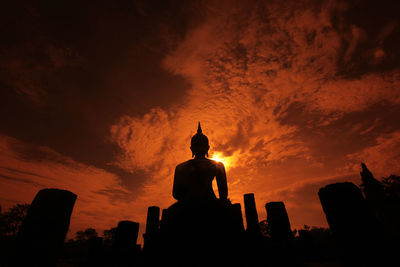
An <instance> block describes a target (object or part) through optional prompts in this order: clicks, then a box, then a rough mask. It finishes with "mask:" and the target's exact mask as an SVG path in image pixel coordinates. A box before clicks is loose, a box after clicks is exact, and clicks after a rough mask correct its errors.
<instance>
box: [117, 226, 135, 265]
mask: <svg viewBox="0 0 400 267" xmlns="http://www.w3.org/2000/svg"><path fill="white" fill-rule="evenodd" d="M138 233H139V223H137V222H133V221H120V222H119V223H118V227H117V231H116V234H115V256H114V257H115V261H116V262H117V264H119V266H132V265H133V266H135V265H138V264H139V252H140V247H138V246H137V245H136V242H137V238H138Z"/></svg>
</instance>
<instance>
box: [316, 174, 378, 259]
mask: <svg viewBox="0 0 400 267" xmlns="http://www.w3.org/2000/svg"><path fill="white" fill-rule="evenodd" d="M318 195H319V198H320V201H321V204H322V208H323V210H324V212H325V215H326V219H327V221H328V224H329V227H330V229H331V232H332V235H333V237H334V238H335V240H336V241H337V244H338V249H339V250H340V251H341V255H342V258H343V259H344V261H345V262H346V263H348V264H350V265H351V264H355V263H356V262H358V263H360V262H364V263H367V262H369V261H370V260H371V257H370V256H372V255H374V254H376V253H375V252H373V251H374V250H375V251H376V249H373V246H371V245H372V243H376V242H374V240H376V237H377V236H376V234H375V231H376V228H377V227H376V225H374V222H375V219H374V218H373V216H372V213H371V211H370V210H369V208H368V206H367V203H366V201H365V199H364V197H363V195H362V193H361V190H360V189H359V188H358V187H357V186H356V185H354V184H353V183H350V182H344V183H336V184H330V185H327V186H325V187H323V188H321V189H320V190H319V192H318Z"/></svg>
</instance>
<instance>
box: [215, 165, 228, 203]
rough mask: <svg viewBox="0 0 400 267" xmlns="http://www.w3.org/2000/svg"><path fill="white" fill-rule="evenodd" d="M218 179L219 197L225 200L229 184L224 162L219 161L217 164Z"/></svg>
mask: <svg viewBox="0 0 400 267" xmlns="http://www.w3.org/2000/svg"><path fill="white" fill-rule="evenodd" d="M216 179H217V185H218V193H219V198H220V199H223V200H225V199H227V198H228V184H227V181H226V172H225V166H224V164H223V163H218V165H217V175H216Z"/></svg>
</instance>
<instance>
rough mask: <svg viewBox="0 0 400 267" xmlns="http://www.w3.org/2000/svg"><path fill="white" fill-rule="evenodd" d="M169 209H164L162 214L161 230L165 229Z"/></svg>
mask: <svg viewBox="0 0 400 267" xmlns="http://www.w3.org/2000/svg"><path fill="white" fill-rule="evenodd" d="M167 212H168V210H167V209H163V210H162V213H161V221H160V229H163V228H164V227H165V220H166V218H167Z"/></svg>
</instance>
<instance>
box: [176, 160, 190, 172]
mask: <svg viewBox="0 0 400 267" xmlns="http://www.w3.org/2000/svg"><path fill="white" fill-rule="evenodd" d="M192 161H193V160H192V159H190V160H188V161H185V162H182V163H180V164H178V165H177V166H176V167H175V169H176V170H180V169H185V168H187V167H189V166H191V165H192Z"/></svg>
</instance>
